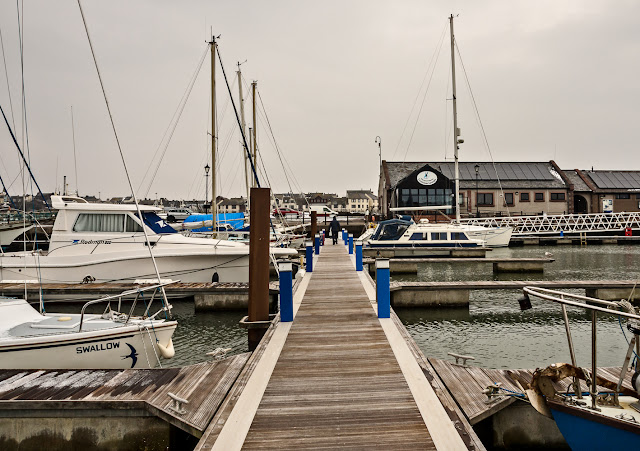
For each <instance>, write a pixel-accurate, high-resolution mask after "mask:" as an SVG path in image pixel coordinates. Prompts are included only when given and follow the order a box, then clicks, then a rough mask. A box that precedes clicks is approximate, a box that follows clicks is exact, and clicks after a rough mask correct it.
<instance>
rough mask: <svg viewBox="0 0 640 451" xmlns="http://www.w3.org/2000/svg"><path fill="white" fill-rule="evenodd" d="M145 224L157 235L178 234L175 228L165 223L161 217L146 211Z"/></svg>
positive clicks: (144, 215) (143, 215)
mask: <svg viewBox="0 0 640 451" xmlns="http://www.w3.org/2000/svg"><path fill="white" fill-rule="evenodd" d="M142 217H143V218H144V223H145V224H146V225H147V226H148V227H149V228H150V229H151V230H153V231H154V232H155V233H157V234H161V233H178V232H177V231H176V230H175V229H174V228H173V227H171V226H170V225H169V224H167V223H166V222H164V219H162V218H161V217H160V216H158V215H157V214H155V213H154V212H152V211H145V212H143V213H142Z"/></svg>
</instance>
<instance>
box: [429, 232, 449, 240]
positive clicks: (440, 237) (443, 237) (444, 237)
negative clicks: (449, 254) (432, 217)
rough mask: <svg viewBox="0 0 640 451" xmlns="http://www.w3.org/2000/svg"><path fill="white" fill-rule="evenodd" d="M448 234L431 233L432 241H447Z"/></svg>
mask: <svg viewBox="0 0 640 451" xmlns="http://www.w3.org/2000/svg"><path fill="white" fill-rule="evenodd" d="M446 240H447V232H431V241H446Z"/></svg>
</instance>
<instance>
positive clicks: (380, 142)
mask: <svg viewBox="0 0 640 451" xmlns="http://www.w3.org/2000/svg"><path fill="white" fill-rule="evenodd" d="M374 142H375V143H376V144H378V155H379V156H380V167H382V138H380V137H379V136H376V140H375V141H374Z"/></svg>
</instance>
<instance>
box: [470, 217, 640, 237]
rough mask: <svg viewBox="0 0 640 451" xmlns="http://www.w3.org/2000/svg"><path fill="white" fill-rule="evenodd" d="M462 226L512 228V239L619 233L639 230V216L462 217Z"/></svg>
mask: <svg viewBox="0 0 640 451" xmlns="http://www.w3.org/2000/svg"><path fill="white" fill-rule="evenodd" d="M460 222H462V223H464V224H472V225H480V226H484V227H513V235H514V236H522V235H548V234H556V233H560V232H564V233H580V232H620V231H623V230H624V229H625V228H627V227H629V228H631V229H633V230H640V213H589V214H566V215H540V216H506V217H493V218H465V219H462V220H461V221H460Z"/></svg>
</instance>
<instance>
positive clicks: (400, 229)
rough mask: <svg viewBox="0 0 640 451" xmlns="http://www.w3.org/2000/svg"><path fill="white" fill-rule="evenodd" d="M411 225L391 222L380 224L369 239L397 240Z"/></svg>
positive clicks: (405, 222) (406, 222)
mask: <svg viewBox="0 0 640 451" xmlns="http://www.w3.org/2000/svg"><path fill="white" fill-rule="evenodd" d="M410 224H411V223H410V222H408V221H401V220H397V219H395V220H391V221H388V222H387V221H385V222H381V223H380V225H378V228H377V229H376V231H375V233H374V234H373V236H372V237H371V239H372V240H397V239H400V237H401V236H402V235H403V234H404V232H406V230H407V227H409V225H410Z"/></svg>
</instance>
